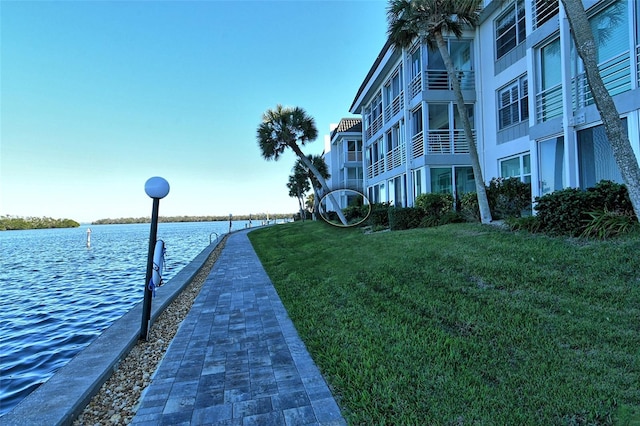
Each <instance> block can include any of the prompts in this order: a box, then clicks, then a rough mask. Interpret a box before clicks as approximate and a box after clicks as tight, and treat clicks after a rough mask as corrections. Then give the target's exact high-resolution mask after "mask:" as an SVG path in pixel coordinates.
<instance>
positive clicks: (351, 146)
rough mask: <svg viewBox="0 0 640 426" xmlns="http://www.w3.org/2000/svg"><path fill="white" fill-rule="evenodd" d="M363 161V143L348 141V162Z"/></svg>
mask: <svg viewBox="0 0 640 426" xmlns="http://www.w3.org/2000/svg"><path fill="white" fill-rule="evenodd" d="M361 160H362V141H356V140H348V141H347V161H361Z"/></svg>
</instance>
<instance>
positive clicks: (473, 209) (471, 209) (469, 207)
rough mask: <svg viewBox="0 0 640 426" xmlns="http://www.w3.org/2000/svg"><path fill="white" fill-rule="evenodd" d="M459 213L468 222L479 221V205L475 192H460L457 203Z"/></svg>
mask: <svg viewBox="0 0 640 426" xmlns="http://www.w3.org/2000/svg"><path fill="white" fill-rule="evenodd" d="M458 206H459V207H458V210H460V214H461V215H462V217H464V218H465V219H466V220H467V221H469V222H480V207H478V196H477V195H476V193H475V192H467V193H466V194H462V197H460V202H459V204H458Z"/></svg>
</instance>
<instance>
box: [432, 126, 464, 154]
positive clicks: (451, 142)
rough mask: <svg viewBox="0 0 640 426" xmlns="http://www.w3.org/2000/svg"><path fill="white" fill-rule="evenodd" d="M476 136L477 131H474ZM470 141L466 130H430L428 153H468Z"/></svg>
mask: <svg viewBox="0 0 640 426" xmlns="http://www.w3.org/2000/svg"><path fill="white" fill-rule="evenodd" d="M473 138H474V140H475V138H476V131H475V130H474V131H473ZM468 153H469V143H468V142H467V138H466V136H465V134H464V130H462V129H456V130H453V131H451V130H429V134H428V137H427V154H468Z"/></svg>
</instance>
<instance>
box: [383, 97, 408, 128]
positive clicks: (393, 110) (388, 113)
mask: <svg viewBox="0 0 640 426" xmlns="http://www.w3.org/2000/svg"><path fill="white" fill-rule="evenodd" d="M403 99H404V92H400V94H398V96H396V97H395V98H393V101H391V103H390V104H389V105H387V106H386V107H385V109H384V121H385V122H387V121H389V120H391V117H393V116H395V115H396V114H397V113H399V112H400V108H402V102H403Z"/></svg>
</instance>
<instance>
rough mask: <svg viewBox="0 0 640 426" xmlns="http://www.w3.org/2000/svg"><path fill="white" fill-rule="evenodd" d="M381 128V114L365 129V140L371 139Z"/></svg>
mask: <svg viewBox="0 0 640 426" xmlns="http://www.w3.org/2000/svg"><path fill="white" fill-rule="evenodd" d="M381 128H382V114H380V115H379V116H377V117H376V118H375V120H373V121H372V122H371V124H369V126H368V127H367V130H366V132H365V136H366V137H367V140H369V139H371V137H372V136H373V135H375V134H376V132H378V130H380V129H381Z"/></svg>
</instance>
